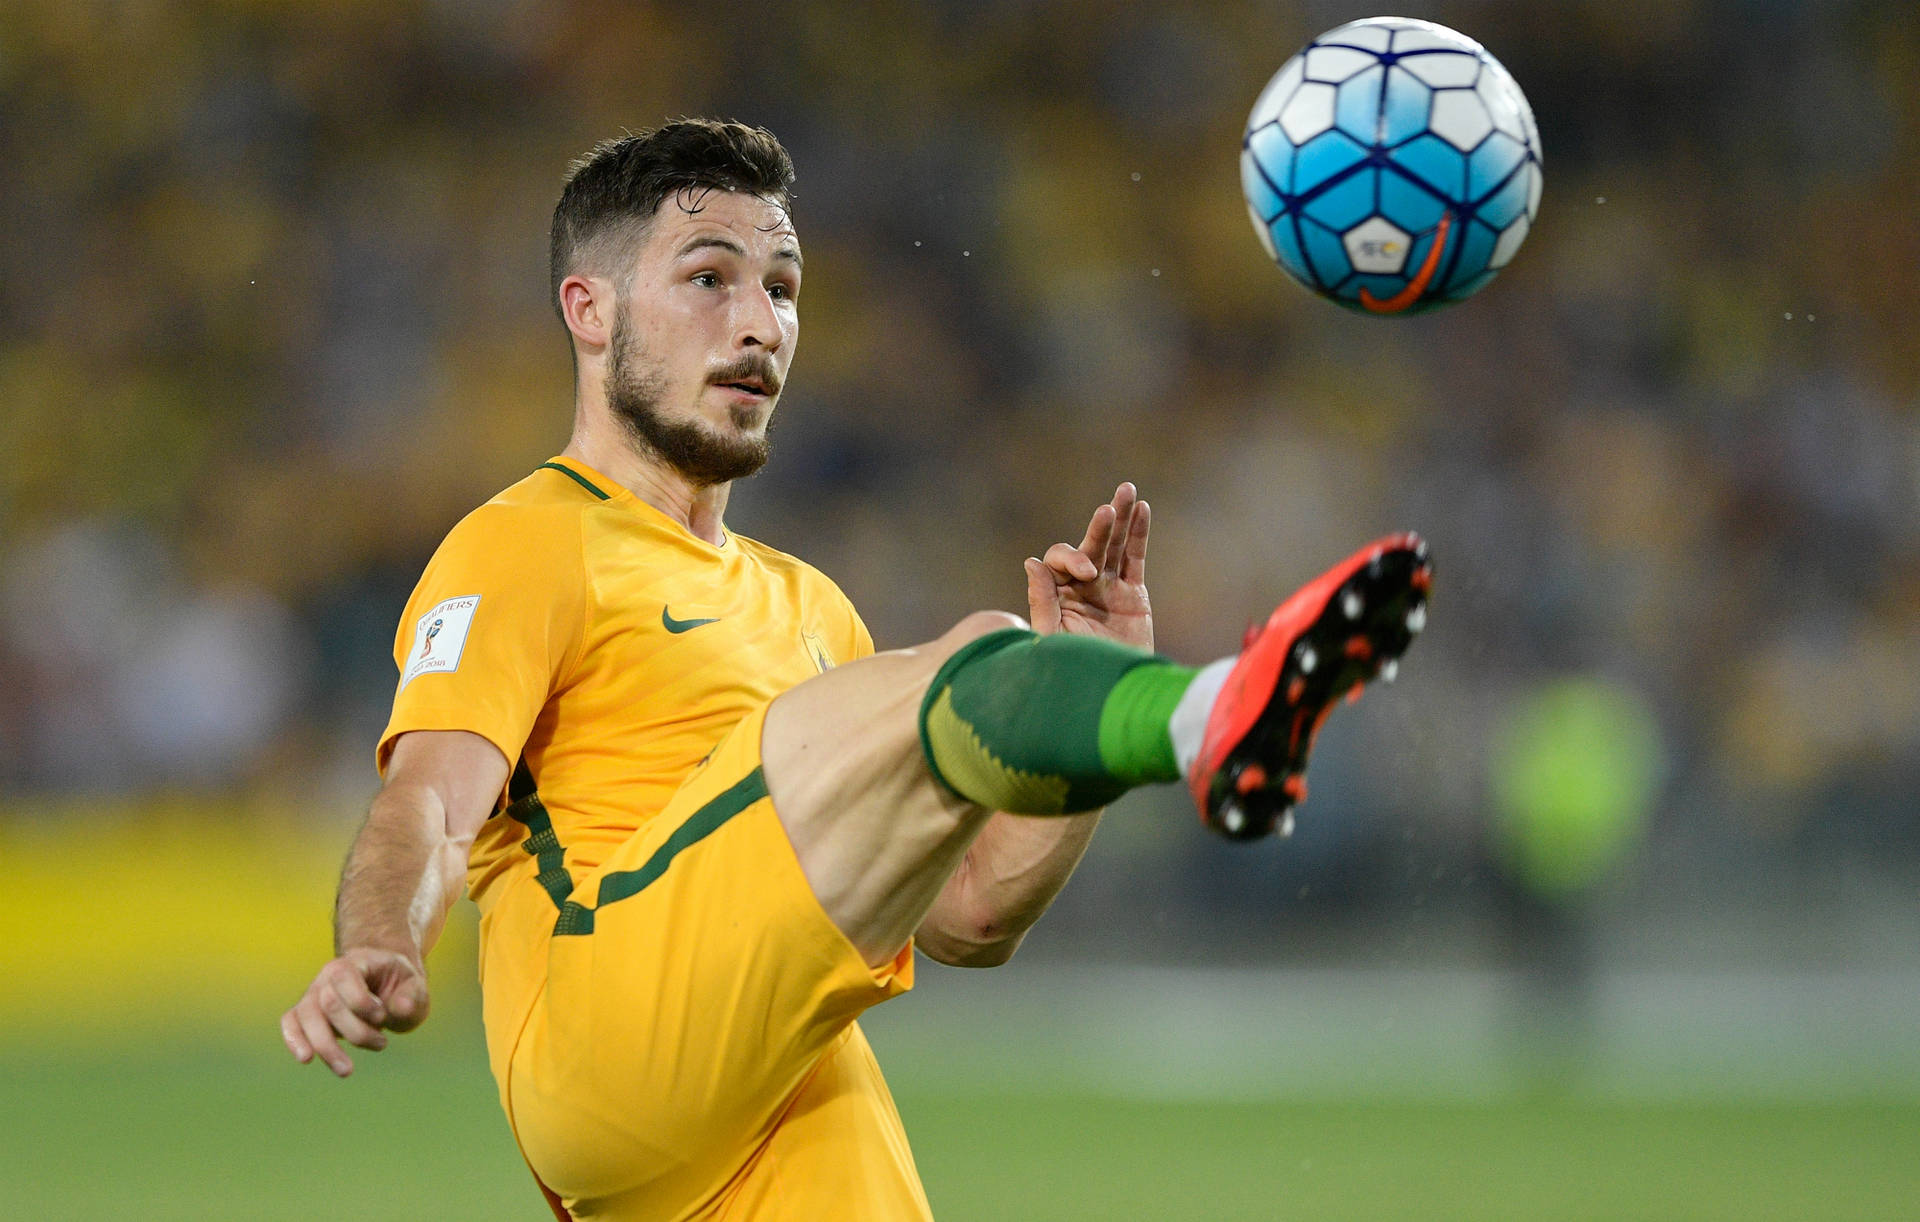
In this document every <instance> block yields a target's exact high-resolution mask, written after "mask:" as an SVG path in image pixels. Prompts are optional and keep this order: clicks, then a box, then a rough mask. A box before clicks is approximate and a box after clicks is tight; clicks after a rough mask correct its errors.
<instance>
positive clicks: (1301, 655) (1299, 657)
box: [1293, 641, 1320, 675]
mask: <svg viewBox="0 0 1920 1222" xmlns="http://www.w3.org/2000/svg"><path fill="white" fill-rule="evenodd" d="M1293 657H1294V661H1296V662H1297V663H1298V664H1299V666H1300V673H1301V674H1303V675H1310V674H1312V673H1313V668H1314V667H1315V666H1318V665H1319V664H1320V655H1319V654H1317V653H1315V652H1314V651H1313V646H1311V645H1309V644H1307V643H1306V642H1305V641H1302V642H1300V644H1299V645H1298V646H1297V647H1296V648H1295V649H1294V652H1293Z"/></svg>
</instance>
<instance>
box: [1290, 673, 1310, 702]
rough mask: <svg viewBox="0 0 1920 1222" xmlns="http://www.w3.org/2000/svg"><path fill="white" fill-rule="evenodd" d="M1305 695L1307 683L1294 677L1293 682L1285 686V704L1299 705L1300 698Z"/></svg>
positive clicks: (1296, 676) (1298, 677)
mask: <svg viewBox="0 0 1920 1222" xmlns="http://www.w3.org/2000/svg"><path fill="white" fill-rule="evenodd" d="M1306 694H1307V681H1306V680H1305V679H1302V678H1301V677H1300V676H1298V675H1295V676H1294V677H1293V682H1291V683H1289V684H1287V703H1288V704H1299V703H1300V697H1302V696H1304V695H1306Z"/></svg>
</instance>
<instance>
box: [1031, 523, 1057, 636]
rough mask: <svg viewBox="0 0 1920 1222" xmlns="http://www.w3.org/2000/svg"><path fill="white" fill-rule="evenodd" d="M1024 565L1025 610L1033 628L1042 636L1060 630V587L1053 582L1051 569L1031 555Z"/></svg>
mask: <svg viewBox="0 0 1920 1222" xmlns="http://www.w3.org/2000/svg"><path fill="white" fill-rule="evenodd" d="M1063 546H1064V545H1063ZM1025 567H1026V570H1027V611H1028V614H1029V616H1030V617H1031V618H1032V620H1033V630H1034V631H1035V632H1037V633H1039V634H1040V635H1042V636H1046V635H1047V634H1049V633H1053V632H1058V631H1060V587H1059V586H1058V585H1057V584H1055V583H1054V580H1053V570H1052V569H1050V568H1048V567H1047V566H1046V565H1045V564H1044V563H1042V562H1041V561H1039V560H1036V559H1034V558H1033V557H1032V556H1029V557H1027V559H1026V562H1025Z"/></svg>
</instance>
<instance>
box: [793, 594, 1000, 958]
mask: <svg viewBox="0 0 1920 1222" xmlns="http://www.w3.org/2000/svg"><path fill="white" fill-rule="evenodd" d="M1024 626H1025V625H1024V623H1023V622H1022V621H1021V620H1020V619H1019V618H1018V617H1017V616H1012V615H1007V614H1005V613H1002V612H996V611H982V612H977V613H975V614H973V615H970V616H968V617H967V618H966V619H964V620H962V621H961V622H960V623H959V624H958V625H956V626H955V627H954V628H953V629H952V630H951V631H949V632H947V633H946V634H944V635H943V636H941V637H939V638H938V639H937V640H934V641H932V642H929V643H928V644H926V645H922V646H918V647H916V648H913V649H902V650H895V651H892V652H889V653H882V654H875V655H874V656H872V657H870V658H865V659H862V660H861V661H859V662H855V663H852V664H850V665H847V666H842V667H840V668H838V669H836V670H832V671H829V672H827V673H826V674H824V675H821V676H820V677H818V678H816V679H811V680H808V681H807V682H806V683H803V684H801V685H799V686H798V687H795V688H793V689H792V690H790V691H787V692H785V693H783V694H782V695H781V696H779V697H778V698H777V699H776V700H774V702H773V703H772V705H771V706H770V707H769V709H768V713H767V725H766V730H765V732H764V734H763V735H762V738H761V752H762V756H763V758H764V760H765V768H766V777H767V785H768V788H769V790H770V791H771V792H772V794H773V799H774V806H775V808H776V810H777V811H778V813H779V816H780V820H781V823H782V824H783V826H785V828H786V830H787V834H788V836H789V837H790V838H791V840H792V842H793V848H794V852H795V854H796V855H797V856H798V858H799V861H800V866H801V869H802V871H803V872H804V873H805V875H806V878H807V881H808V883H809V884H810V885H811V886H812V888H813V891H814V894H815V896H816V897H817V898H818V899H819V901H820V904H821V906H822V907H823V908H825V909H826V911H827V913H828V914H829V915H830V916H831V917H832V918H833V920H834V923H835V924H836V925H837V926H838V927H839V928H840V929H841V931H842V932H844V933H845V934H846V935H847V937H848V938H849V939H850V940H852V942H853V943H854V944H855V945H856V946H857V947H859V948H860V950H861V953H862V954H863V955H864V956H865V958H866V961H867V962H869V963H882V962H885V961H886V960H888V959H890V958H891V957H892V956H893V954H894V953H895V952H896V951H898V950H899V949H900V947H901V946H903V945H904V944H905V943H906V940H907V938H909V937H910V936H911V935H912V933H913V931H914V929H915V928H917V927H918V925H919V923H920V920H921V919H922V918H923V917H924V916H925V915H926V912H927V909H928V908H929V907H930V906H931V905H932V903H933V901H934V898H935V897H936V896H938V894H939V893H940V889H941V887H943V886H944V885H945V884H946V881H947V879H948V878H949V877H950V876H951V875H952V873H953V870H954V868H955V867H956V866H957V865H958V863H959V861H960V858H961V857H962V856H963V855H964V854H965V852H966V848H967V845H968V844H969V843H970V842H971V841H972V839H973V837H974V836H975V835H976V834H978V831H979V828H980V826H981V825H982V824H983V823H984V821H985V820H986V818H987V817H988V815H989V814H990V812H988V811H985V810H983V809H982V808H980V807H978V806H976V805H974V804H973V803H971V802H967V801H965V800H964V799H961V798H959V797H956V796H955V795H954V794H953V793H951V792H950V791H948V790H947V789H946V788H945V787H944V786H943V785H941V784H940V783H939V782H937V781H936V780H935V779H934V777H933V773H932V772H931V770H930V769H929V768H928V766H927V762H926V757H925V755H924V753H923V751H922V749H921V742H920V704H921V701H922V699H923V698H924V697H925V695H926V691H927V687H928V685H929V684H930V683H931V682H932V681H933V678H934V676H935V674H936V673H938V671H939V669H940V667H941V666H942V665H943V664H944V663H945V662H946V661H947V659H948V658H950V657H951V656H952V655H953V654H954V652H955V651H957V650H958V649H960V648H961V647H962V646H964V645H966V644H967V643H968V642H970V641H973V640H976V639H978V638H980V637H982V636H985V635H987V634H989V633H992V632H996V631H1001V630H1004V629H1007V628H1018V627H1024Z"/></svg>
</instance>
